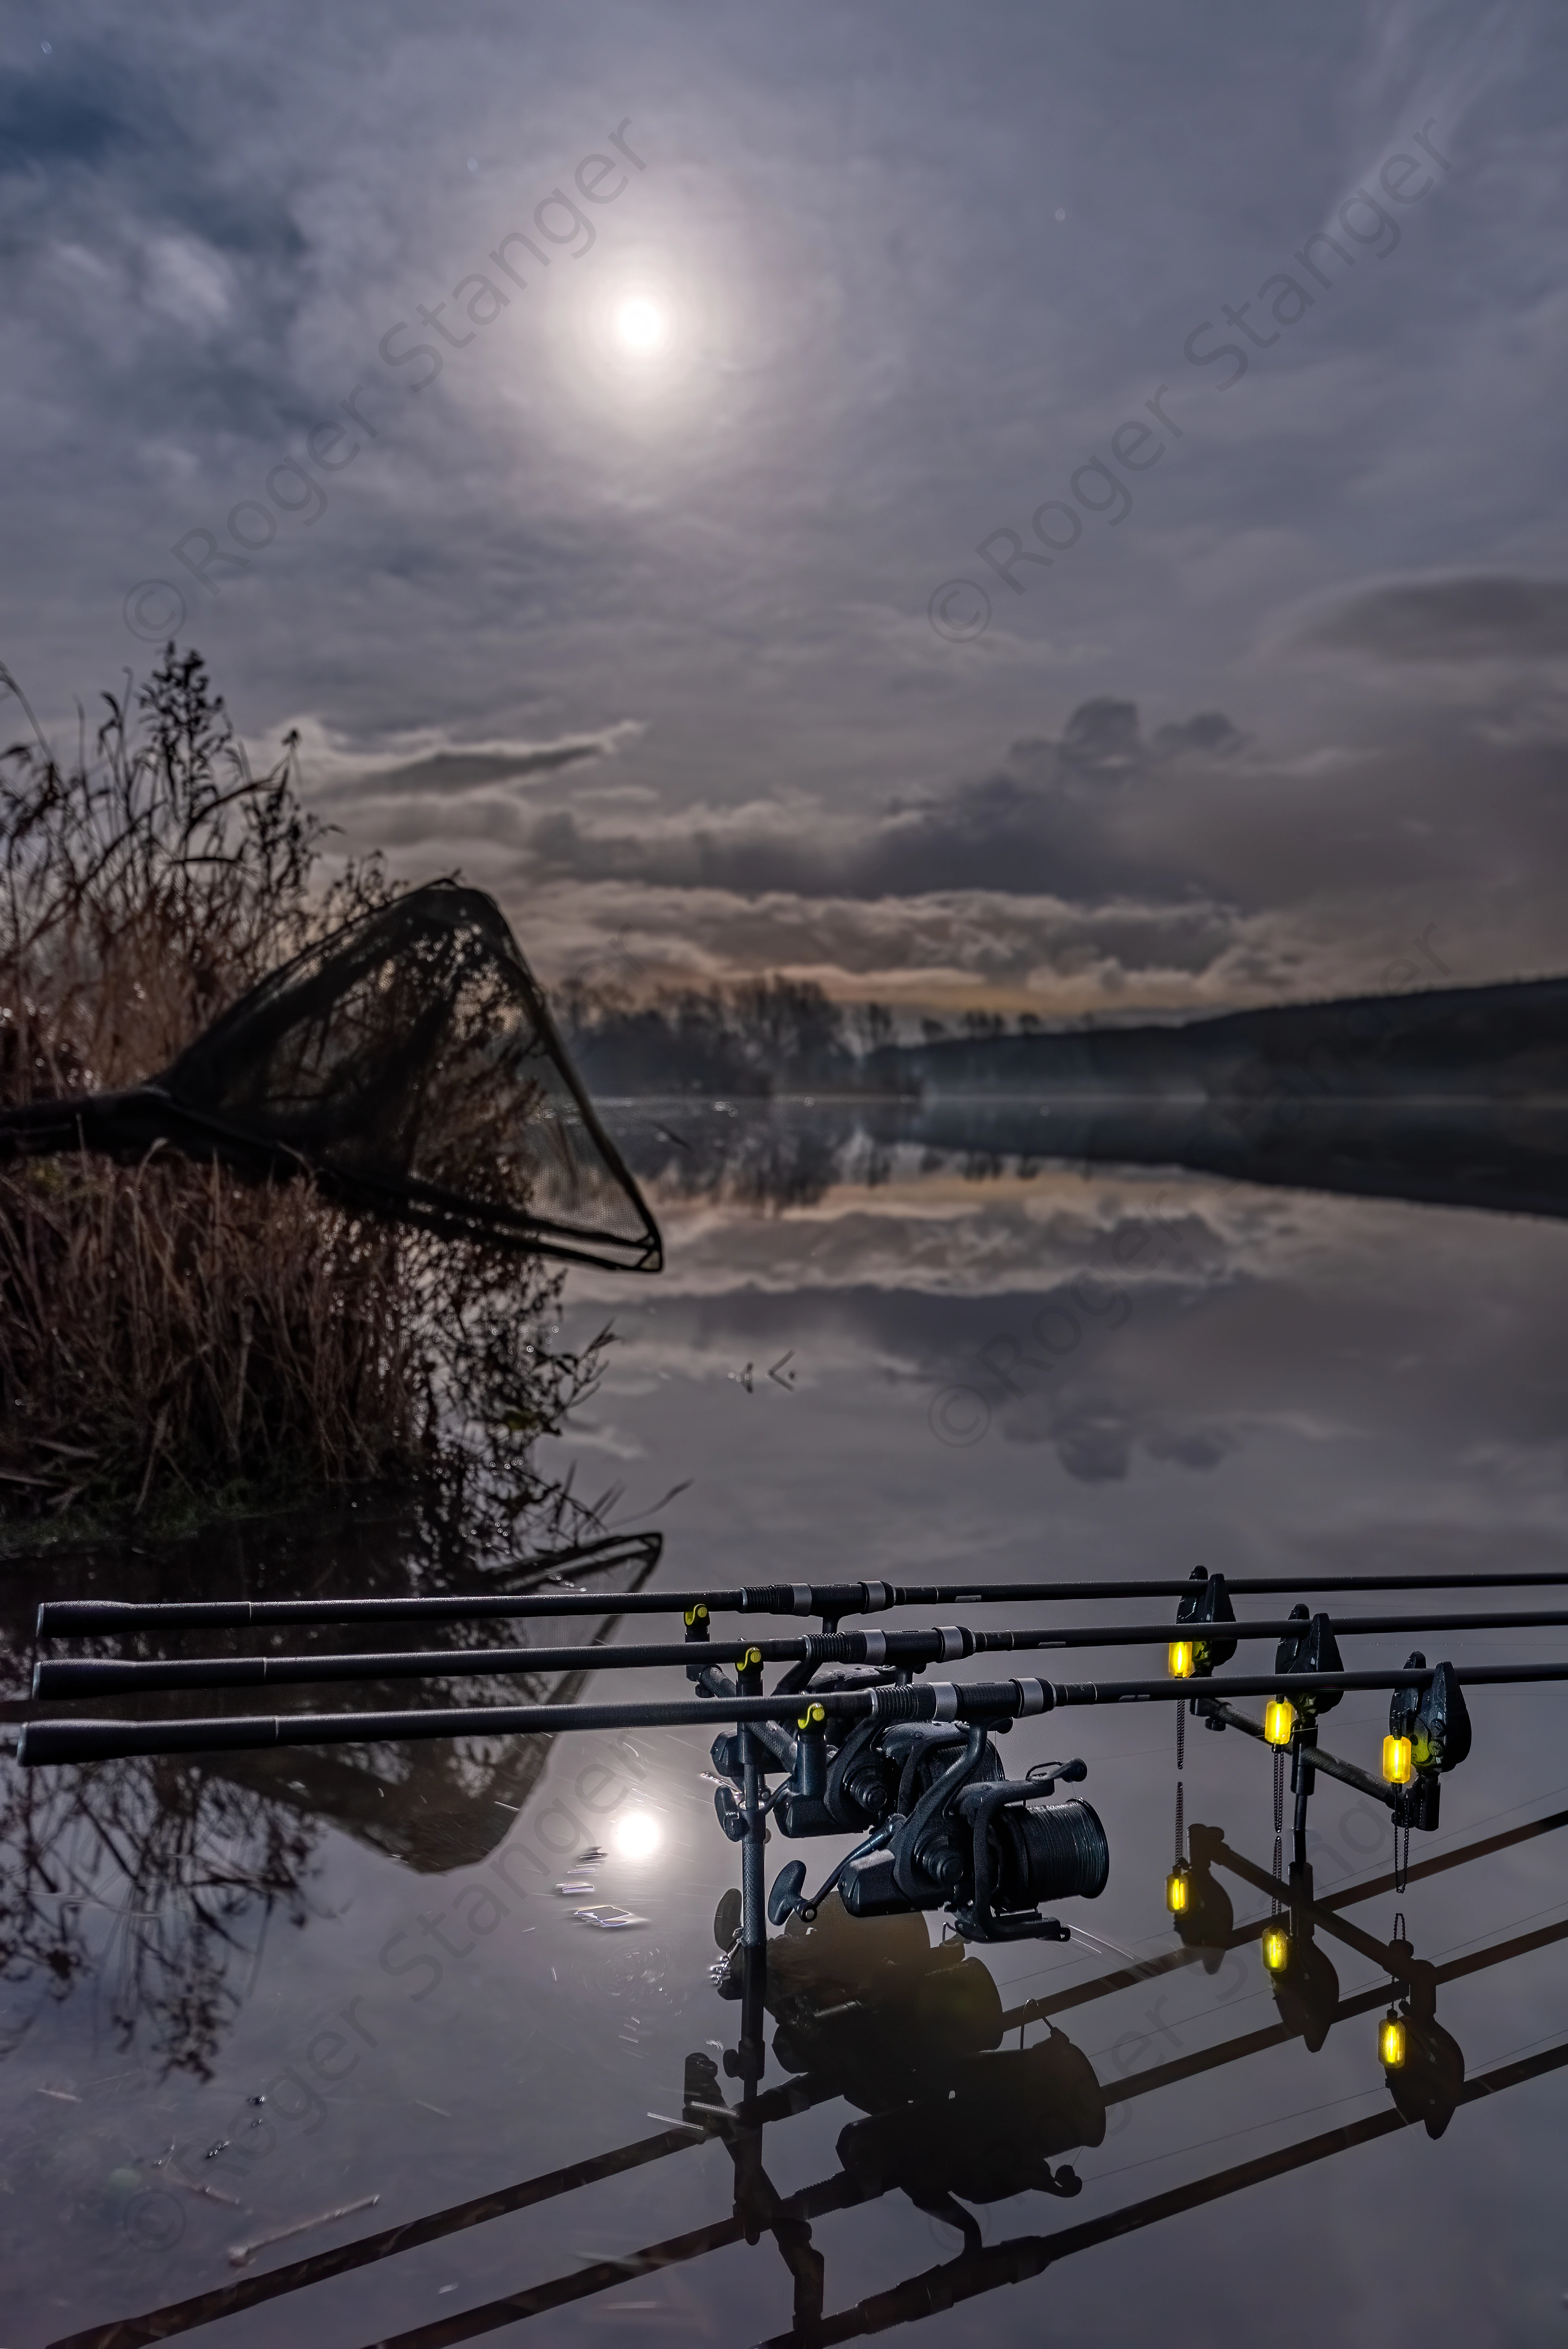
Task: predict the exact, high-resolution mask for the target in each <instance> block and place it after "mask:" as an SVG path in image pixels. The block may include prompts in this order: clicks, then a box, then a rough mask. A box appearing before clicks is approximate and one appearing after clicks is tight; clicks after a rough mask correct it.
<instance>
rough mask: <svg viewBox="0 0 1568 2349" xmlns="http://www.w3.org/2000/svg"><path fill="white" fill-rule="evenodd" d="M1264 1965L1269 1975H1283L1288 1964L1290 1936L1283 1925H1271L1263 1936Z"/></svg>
mask: <svg viewBox="0 0 1568 2349" xmlns="http://www.w3.org/2000/svg"><path fill="white" fill-rule="evenodd" d="M1289 1963H1290V1935H1289V1934H1288V1933H1287V1932H1286V1931H1285V1930H1284V1926H1283V1925H1271V1926H1270V1927H1269V1929H1268V1930H1267V1932H1266V1933H1264V1965H1265V1966H1267V1968H1268V1970H1269V1971H1270V1973H1271V1974H1283V1973H1284V1970H1285V1968H1286V1966H1288V1965H1289Z"/></svg>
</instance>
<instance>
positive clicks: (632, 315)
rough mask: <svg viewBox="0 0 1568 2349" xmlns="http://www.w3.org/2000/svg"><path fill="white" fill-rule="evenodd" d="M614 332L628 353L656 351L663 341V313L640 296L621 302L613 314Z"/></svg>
mask: <svg viewBox="0 0 1568 2349" xmlns="http://www.w3.org/2000/svg"><path fill="white" fill-rule="evenodd" d="M615 332H616V333H617V335H619V336H620V338H621V340H622V342H623V343H624V345H625V347H626V348H627V349H628V350H629V351H656V350H657V348H658V347H659V345H660V344H661V343H662V342H663V341H664V339H665V320H664V313H663V312H662V311H660V310H658V309H656V308H655V305H654V304H653V303H652V302H647V301H645V300H644V299H643V298H642V297H641V296H640V295H639V296H638V297H637V298H636V299H635V300H634V301H631V302H623V303H622V305H621V306H620V308H619V309H618V310H617V311H616V313H615Z"/></svg>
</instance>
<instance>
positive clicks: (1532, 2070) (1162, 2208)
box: [382, 2041, 1568, 2349]
mask: <svg viewBox="0 0 1568 2349" xmlns="http://www.w3.org/2000/svg"><path fill="white" fill-rule="evenodd" d="M1564 2064H1568V2041H1564V2042H1563V2043H1562V2044H1559V2045H1557V2046H1555V2047H1548V2048H1545V2049H1543V2050H1542V2052H1541V2053H1540V2054H1534V2055H1525V2056H1521V2057H1519V2058H1517V2059H1516V2060H1515V2061H1514V2062H1512V2063H1509V2064H1498V2065H1496V2066H1495V2067H1494V2068H1493V2069H1492V2070H1491V2071H1490V2072H1481V2073H1480V2074H1478V2075H1476V2077H1475V2078H1474V2079H1470V2080H1467V2081H1466V2082H1465V2084H1464V2086H1463V2087H1462V2088H1461V2089H1460V2093H1459V2097H1458V2102H1459V2103H1460V2104H1465V2105H1468V2104H1473V2103H1476V2102H1479V2100H1480V2098H1481V2097H1483V2096H1494V2095H1500V2094H1501V2092H1502V2090H1503V2089H1505V2088H1512V2087H1517V2086H1519V2085H1522V2083H1523V2082H1524V2081H1526V2080H1538V2079H1540V2078H1542V2076H1543V2075H1545V2074H1547V2073H1549V2072H1555V2071H1559V2070H1561V2069H1562V2068H1563V2065H1564ZM1405 2127H1408V2122H1407V2120H1406V2118H1405V2116H1404V2115H1403V2114H1402V2113H1400V2112H1398V2111H1397V2110H1396V2111H1393V2112H1383V2113H1373V2114H1371V2115H1369V2116H1367V2119H1365V2120H1359V2121H1350V2122H1346V2124H1344V2125H1343V2126H1342V2127H1338V2128H1333V2129H1326V2130H1325V2131H1324V2132H1323V2133H1322V2134H1321V2135H1320V2136H1317V2137H1305V2138H1303V2139H1301V2140H1300V2141H1299V2142H1297V2143H1296V2144H1295V2145H1287V2146H1282V2147H1280V2148H1279V2149H1278V2151H1277V2152H1274V2153H1266V2154H1261V2155H1259V2156H1257V2157H1256V2158H1254V2159H1253V2160H1250V2161H1243V2162H1241V2163H1238V2164H1237V2165H1236V2166H1235V2167H1234V2168H1230V2169H1222V2170H1217V2171H1215V2172H1213V2173H1212V2174H1211V2175H1210V2176H1209V2177H1207V2178H1193V2179H1191V2182H1190V2183H1189V2184H1187V2185H1185V2186H1176V2187H1172V2188H1171V2189H1170V2190H1169V2191H1168V2192H1166V2193H1163V2194H1154V2195H1150V2197H1149V2198H1148V2199H1147V2200H1145V2201H1142V2202H1133V2203H1130V2204H1126V2205H1124V2206H1123V2208H1122V2209H1119V2210H1109V2211H1107V2212H1106V2214H1105V2216H1104V2217H1103V2218H1099V2219H1088V2220H1083V2221H1082V2222H1081V2223H1080V2224H1079V2225H1078V2226H1076V2227H1064V2228H1061V2229H1059V2230H1057V2233H1055V2234H1053V2235H1019V2236H1015V2237H1013V2238H1012V2239H1011V2240H1008V2241H1006V2242H1001V2243H991V2244H986V2245H984V2246H983V2247H982V2248H981V2249H980V2250H979V2251H964V2252H963V2253H961V2254H960V2256H959V2257H958V2258H957V2259H955V2260H950V2261H946V2262H944V2264H943V2265H942V2266H940V2267H936V2268H932V2269H928V2270H927V2271H926V2272H925V2273H924V2274H923V2275H918V2276H911V2277H910V2278H908V2280H907V2281H906V2282H903V2283H901V2284H895V2285H893V2286H892V2289H891V2290H890V2291H887V2292H878V2293H877V2294H876V2295H875V2296H874V2297H873V2298H872V2299H869V2300H863V2301H861V2302H858V2303H857V2304H856V2306H854V2307H853V2308H851V2309H847V2310H845V2311H844V2312H843V2313H841V2315H838V2316H833V2317H829V2318H828V2319H827V2320H826V2321H825V2322H823V2323H813V2324H812V2325H811V2326H810V2330H809V2331H808V2330H803V2329H800V2328H799V2327H791V2329H790V2330H789V2332H788V2333H774V2334H772V2335H771V2336H770V2337H769V2340H767V2341H766V2342H764V2343H763V2344H760V2349H833V2344H837V2343H839V2342H842V2341H852V2340H856V2339H858V2338H860V2337H861V2335H862V2334H865V2333H881V2332H884V2331H887V2330H890V2329H891V2328H892V2326H893V2325H895V2324H910V2323H919V2322H920V2321H921V2320H922V2319H923V2318H924V2317H927V2316H932V2315H934V2314H935V2313H936V2312H937V2311H938V2310H939V2309H943V2310H945V2309H951V2308H953V2307H954V2306H955V2305H956V2303H957V2302H960V2301H965V2300H974V2299H975V2298H976V2297H977V2296H978V2295H979V2294H981V2293H983V2292H996V2291H998V2290H1000V2288H1001V2287H1002V2286H1003V2285H1004V2284H1017V2283H1024V2282H1027V2281H1028V2280H1029V2279H1030V2278H1031V2277H1034V2276H1037V2275H1042V2274H1043V2273H1044V2272H1045V2271H1046V2270H1047V2268H1050V2267H1054V2266H1056V2265H1057V2262H1058V2261H1062V2260H1065V2259H1069V2258H1071V2257H1072V2255H1073V2254H1074V2253H1075V2252H1078V2251H1088V2250H1090V2249H1092V2248H1093V2246H1094V2245H1096V2244H1098V2243H1109V2242H1114V2241H1116V2240H1118V2238H1119V2237H1120V2236H1123V2235H1130V2234H1133V2233H1135V2232H1136V2231H1137V2230H1140V2228H1143V2227H1151V2226H1155V2225H1158V2224H1159V2223H1160V2222H1161V2220H1165V2219H1174V2218H1179V2217H1180V2216H1181V2214H1182V2213H1183V2212H1184V2211H1187V2210H1197V2209H1202V2208H1203V2206H1204V2205H1205V2204H1207V2203H1210V2202H1218V2201H1221V2200H1222V2199H1224V2197H1225V2196H1227V2195H1230V2194H1237V2193H1240V2192H1242V2191H1243V2189H1245V2188H1247V2187H1250V2186H1256V2185H1260V2184H1262V2182H1263V2181H1264V2179H1265V2178H1283V2177H1287V2176H1289V2175H1290V2173H1291V2172H1292V2171H1294V2170H1297V2169H1305V2168H1306V2167H1307V2166H1308V2165H1309V2164H1310V2163H1312V2162H1315V2161H1323V2160H1326V2158H1328V2157H1329V2156H1330V2155H1332V2154H1336V2153H1345V2152H1348V2151H1349V2150H1350V2148H1351V2147H1354V2146H1359V2145H1367V2144H1370V2143H1372V2142H1373V2141H1374V2140H1375V2139H1377V2137H1388V2136H1391V2135H1392V2133H1393V2132H1394V2131H1395V2130H1396V2129H1400V2128H1405ZM520 2298H521V2295H520ZM476 2313H478V2312H476ZM519 2313H530V2312H527V2311H520V2312H519ZM495 2321H496V2322H497V2323H500V2321H501V2319H500V2317H498V2318H497V2319H496V2320H495ZM487 2329H488V2328H487ZM478 2330H480V2328H479V2327H478V2326H470V2327H469V2333H470V2334H471V2333H473V2332H477V2331H478ZM446 2337H447V2338H448V2339H449V2340H450V2339H453V2338H455V2337H457V2336H455V2335H452V2334H448V2335H447V2336H446ZM382 2349H420V2342H419V2334H418V2333H397V2334H394V2335H392V2336H391V2337H390V2338H389V2339H388V2340H387V2341H386V2342H385V2343H384V2344H382Z"/></svg>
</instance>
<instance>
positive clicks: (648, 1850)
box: [611, 1811, 665, 1859]
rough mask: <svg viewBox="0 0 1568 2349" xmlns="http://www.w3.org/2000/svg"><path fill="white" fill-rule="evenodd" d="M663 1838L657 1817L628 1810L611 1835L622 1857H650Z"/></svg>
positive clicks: (643, 1812) (644, 1812)
mask: <svg viewBox="0 0 1568 2349" xmlns="http://www.w3.org/2000/svg"><path fill="white" fill-rule="evenodd" d="M664 1839H665V1838H664V1833H663V1830H662V1829H661V1827H660V1826H659V1823H658V1821H657V1819H655V1818H652V1817H650V1816H649V1815H648V1813H647V1812H646V1811H629V1812H628V1813H627V1815H626V1816H625V1817H624V1819H622V1820H621V1821H620V1823H619V1824H618V1826H616V1828H615V1832H614V1836H613V1837H611V1841H612V1842H613V1843H614V1847H615V1849H616V1851H617V1852H618V1853H619V1855H620V1857H622V1858H623V1859H652V1857H653V1856H654V1854H655V1852H656V1851H657V1849H658V1847H659V1846H660V1844H662V1843H663V1841H664Z"/></svg>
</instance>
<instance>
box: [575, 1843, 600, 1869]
mask: <svg viewBox="0 0 1568 2349" xmlns="http://www.w3.org/2000/svg"><path fill="white" fill-rule="evenodd" d="M603 1857H604V1854H603V1848H602V1847H601V1846H599V1845H598V1844H596V1843H591V1844H590V1845H589V1847H588V1848H587V1850H586V1851H580V1852H579V1853H578V1855H577V1857H576V1858H575V1859H574V1860H573V1863H572V1865H573V1868H592V1867H593V1862H594V1861H595V1860H596V1859H603Z"/></svg>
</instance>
